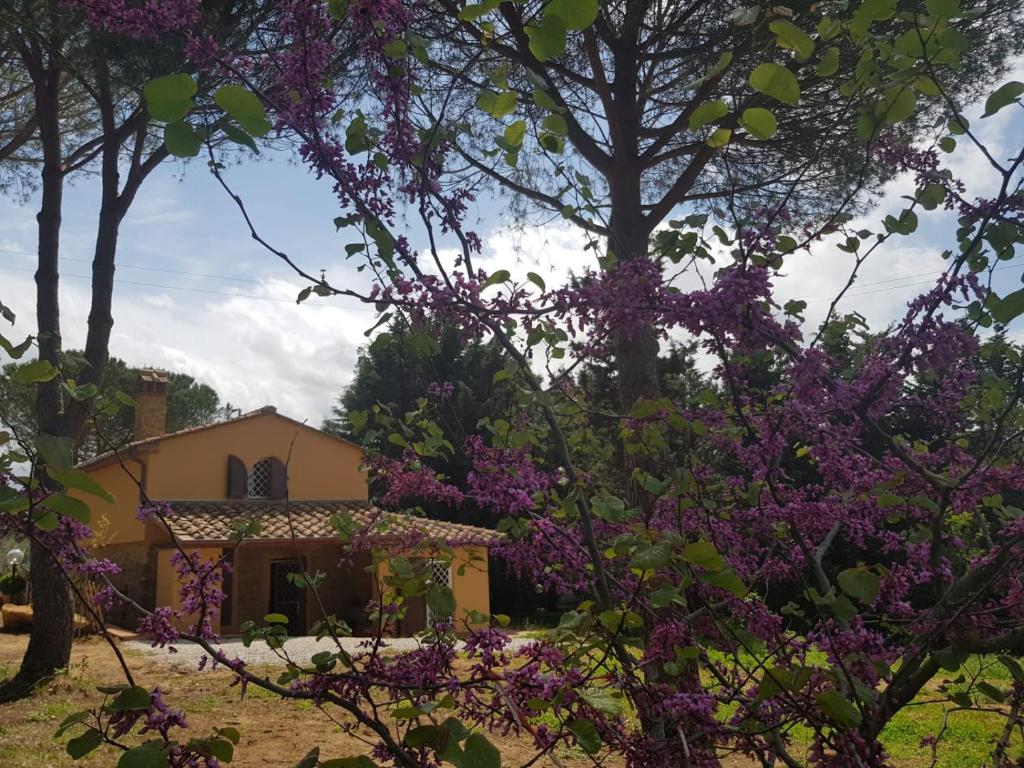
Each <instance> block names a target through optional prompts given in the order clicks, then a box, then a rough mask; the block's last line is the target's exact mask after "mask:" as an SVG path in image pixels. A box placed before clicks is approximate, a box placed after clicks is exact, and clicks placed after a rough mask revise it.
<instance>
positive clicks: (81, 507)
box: [43, 493, 92, 525]
mask: <svg viewBox="0 0 1024 768" xmlns="http://www.w3.org/2000/svg"><path fill="white" fill-rule="evenodd" d="M43 506H44V507H46V508H47V509H52V510H53V511H54V512H56V513H58V514H61V515H64V517H70V518H72V519H74V520H77V521H78V522H80V523H84V524H86V525H88V524H89V520H90V518H91V517H92V513H91V512H90V510H89V505H88V504H86V503H85V502H84V501H82V500H81V499H76V498H73V497H71V496H66V495H65V494H63V493H54V494H51V495H50V496H47V497H46V498H45V499H43Z"/></svg>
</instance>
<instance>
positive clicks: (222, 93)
mask: <svg viewBox="0 0 1024 768" xmlns="http://www.w3.org/2000/svg"><path fill="white" fill-rule="evenodd" d="M213 100H214V101H215V102H217V106H218V107H220V108H221V109H223V110H224V111H225V112H227V113H228V114H229V115H231V117H232V118H233V119H234V121H235V122H236V123H238V124H239V125H240V126H242V128H243V129H245V130H246V131H248V132H249V133H250V134H251V135H253V136H257V137H259V136H265V135H266V134H267V132H268V131H269V130H270V128H271V125H270V121H269V120H267V111H266V110H265V109H264V108H263V102H262V101H260V99H259V96H257V95H256V94H255V93H253V92H252V91H250V90H249V89H248V88H243V87H242V86H240V85H222V86H221V87H220V88H218V89H217V92H216V93H215V94H214V95H213Z"/></svg>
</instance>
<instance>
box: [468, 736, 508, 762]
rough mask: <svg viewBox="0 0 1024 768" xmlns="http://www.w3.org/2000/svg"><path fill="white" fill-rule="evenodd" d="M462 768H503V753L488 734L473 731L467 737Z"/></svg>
mask: <svg viewBox="0 0 1024 768" xmlns="http://www.w3.org/2000/svg"><path fill="white" fill-rule="evenodd" d="M462 768H501V754H500V753H499V752H498V750H497V748H495V746H494V745H493V744H491V742H489V741H488V740H487V737H486V736H484V735H483V734H481V733H471V734H469V737H468V738H467V739H466V746H465V749H464V751H463V755H462Z"/></svg>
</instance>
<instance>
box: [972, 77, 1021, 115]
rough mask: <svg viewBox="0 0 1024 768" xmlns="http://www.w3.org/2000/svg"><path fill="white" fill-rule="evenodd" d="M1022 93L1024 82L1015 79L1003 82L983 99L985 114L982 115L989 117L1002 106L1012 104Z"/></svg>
mask: <svg viewBox="0 0 1024 768" xmlns="http://www.w3.org/2000/svg"><path fill="white" fill-rule="evenodd" d="M1022 93H1024V83H1021V82H1019V81H1017V80H1011V81H1010V82H1008V83H1004V84H1003V85H1001V86H999V87H998V88H997V89H996V90H995V91H993V92H992V94H991V95H990V96H989V97H988V98H987V99H985V114H983V115H982V117H983V118H985V117H991V116H992V115H994V114H995V113H996V112H998V111H999V110H1001V109H1002V108H1003V107H1005V106H1008V105H1009V104H1013V103H1014V102H1016V101H1017V99H1018V98H1019V97H1020V95H1021V94H1022Z"/></svg>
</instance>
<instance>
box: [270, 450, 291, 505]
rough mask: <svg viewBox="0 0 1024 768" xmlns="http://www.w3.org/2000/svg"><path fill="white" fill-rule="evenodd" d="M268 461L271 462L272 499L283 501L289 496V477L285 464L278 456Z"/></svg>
mask: <svg viewBox="0 0 1024 768" xmlns="http://www.w3.org/2000/svg"><path fill="white" fill-rule="evenodd" d="M267 461H269V462H270V498H272V499H283V498H284V497H285V496H286V495H287V494H288V475H287V473H286V472H285V468H284V462H283V461H281V460H280V459H279V458H277V457H276V456H271V457H270V458H269V459H267Z"/></svg>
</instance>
